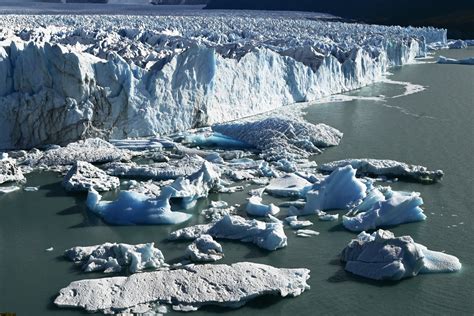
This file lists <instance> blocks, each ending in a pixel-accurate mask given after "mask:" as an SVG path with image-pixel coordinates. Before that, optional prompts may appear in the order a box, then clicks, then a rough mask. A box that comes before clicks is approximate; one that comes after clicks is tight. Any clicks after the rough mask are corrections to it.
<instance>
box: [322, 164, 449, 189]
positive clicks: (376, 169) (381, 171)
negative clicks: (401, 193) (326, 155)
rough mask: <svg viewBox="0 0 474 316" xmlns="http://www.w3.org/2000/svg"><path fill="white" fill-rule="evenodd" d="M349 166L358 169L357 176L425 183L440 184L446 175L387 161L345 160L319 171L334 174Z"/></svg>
mask: <svg viewBox="0 0 474 316" xmlns="http://www.w3.org/2000/svg"><path fill="white" fill-rule="evenodd" d="M347 165H351V166H352V167H353V168H354V169H357V175H370V176H385V177H390V178H406V179H410V180H413V181H418V182H424V183H432V182H438V181H440V180H441V178H442V177H443V175H444V173H443V171H442V170H434V171H430V170H428V169H427V168H426V167H423V166H417V165H409V164H406V163H404V162H399V161H395V160H387V159H344V160H339V161H333V162H329V163H325V164H323V165H320V166H319V167H318V169H319V170H320V171H323V172H332V171H334V170H335V169H337V168H340V167H344V166H347Z"/></svg>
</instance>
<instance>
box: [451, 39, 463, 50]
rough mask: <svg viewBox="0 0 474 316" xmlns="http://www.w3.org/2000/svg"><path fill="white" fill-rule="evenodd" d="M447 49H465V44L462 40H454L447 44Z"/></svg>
mask: <svg viewBox="0 0 474 316" xmlns="http://www.w3.org/2000/svg"><path fill="white" fill-rule="evenodd" d="M448 47H449V48H450V49H462V48H467V43H466V42H465V41H463V40H454V41H449V42H448Z"/></svg>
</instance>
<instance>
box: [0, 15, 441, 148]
mask: <svg viewBox="0 0 474 316" xmlns="http://www.w3.org/2000/svg"><path fill="white" fill-rule="evenodd" d="M308 17H312V15H311V14H308V15H305V14H302V13H298V14H290V13H285V14H283V13H281V14H279V13H275V14H272V15H270V16H269V17H267V16H265V15H259V14H258V13H251V12H250V13H249V12H240V13H239V12H230V13H229V12H228V13H218V14H211V13H209V12H206V15H204V14H203V13H199V12H195V11H192V10H188V11H185V12H183V13H182V14H176V13H175V14H173V13H172V12H167V11H163V13H162V15H157V16H127V15H120V16H101V18H100V19H97V18H96V17H95V16H93V15H84V16H78V15H70V16H68V15H34V16H33V15H31V16H28V15H4V16H2V19H1V21H0V38H1V40H0V82H3V83H4V84H3V85H2V86H1V87H0V127H1V133H0V149H18V148H23V149H28V148H33V147H38V146H41V145H47V144H59V145H66V144H68V143H70V142H74V141H77V140H79V139H84V138H90V137H100V138H103V139H124V138H132V137H142V136H153V135H162V134H170V133H173V132H176V131H183V130H186V129H189V128H193V127H199V126H205V125H212V124H216V123H222V122H227V121H230V120H234V119H237V118H242V117H246V116H251V115H255V114H259V113H263V112H266V111H269V110H273V109H276V108H278V107H281V106H284V105H289V104H293V103H295V102H303V101H311V100H317V99H318V98H321V97H322V96H326V95H330V94H335V93H341V92H344V91H348V90H352V89H356V88H360V87H362V86H365V85H368V84H371V83H373V82H376V81H379V80H381V79H382V77H383V75H384V74H385V73H386V71H387V70H388V69H389V68H390V67H392V66H399V65H403V64H407V63H411V62H413V61H414V60H415V58H416V57H423V56H425V54H426V52H427V49H428V48H427V44H429V43H434V42H442V43H445V42H446V30H443V29H434V28H430V27H428V28H413V27H406V28H403V27H398V26H390V27H388V26H376V25H364V24H355V23H354V24H348V23H340V22H327V21H318V20H317V19H312V18H308ZM31 69H35V71H34V72H32V71H31Z"/></svg>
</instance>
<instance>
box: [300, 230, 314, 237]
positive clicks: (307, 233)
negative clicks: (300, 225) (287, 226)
mask: <svg viewBox="0 0 474 316" xmlns="http://www.w3.org/2000/svg"><path fill="white" fill-rule="evenodd" d="M295 235H296V236H298V237H313V236H319V232H317V231H315V230H311V229H298V230H297V231H296V232H295Z"/></svg>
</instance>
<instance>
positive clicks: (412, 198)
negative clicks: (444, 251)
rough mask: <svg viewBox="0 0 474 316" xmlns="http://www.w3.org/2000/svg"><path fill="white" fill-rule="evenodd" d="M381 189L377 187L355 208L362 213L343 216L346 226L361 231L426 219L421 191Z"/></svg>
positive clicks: (343, 222)
mask: <svg viewBox="0 0 474 316" xmlns="http://www.w3.org/2000/svg"><path fill="white" fill-rule="evenodd" d="M380 190H382V191H383V192H380ZM380 190H379V189H377V188H375V189H374V190H373V191H372V192H371V193H369V195H368V197H367V198H366V200H364V201H363V202H362V203H361V204H360V205H359V206H358V207H357V208H355V210H357V211H362V212H361V213H358V214H357V215H355V216H353V217H349V216H343V217H342V224H343V225H344V227H345V228H347V229H348V230H351V231H355V232H361V231H363V230H371V229H376V228H378V227H384V226H393V225H399V224H403V223H409V222H417V221H423V220H425V219H426V215H425V214H424V213H423V209H421V207H420V206H421V205H423V199H422V198H421V197H420V194H419V193H417V192H403V191H393V190H392V189H391V188H390V187H386V188H380ZM377 191H378V192H377Z"/></svg>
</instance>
